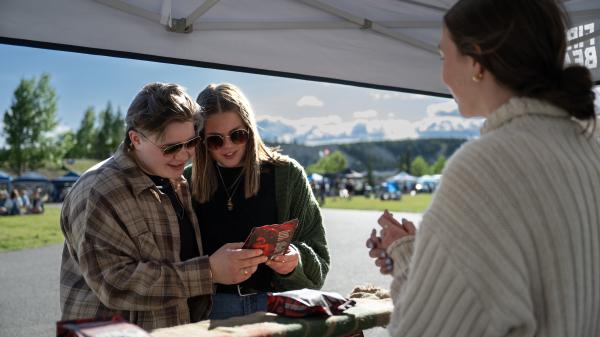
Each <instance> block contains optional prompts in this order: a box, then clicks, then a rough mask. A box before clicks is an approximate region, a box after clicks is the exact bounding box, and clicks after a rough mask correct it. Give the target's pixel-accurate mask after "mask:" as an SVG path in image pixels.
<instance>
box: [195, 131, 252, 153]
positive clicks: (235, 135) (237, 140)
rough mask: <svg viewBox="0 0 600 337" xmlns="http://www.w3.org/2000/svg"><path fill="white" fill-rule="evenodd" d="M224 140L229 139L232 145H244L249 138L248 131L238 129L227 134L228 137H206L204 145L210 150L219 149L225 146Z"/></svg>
mask: <svg viewBox="0 0 600 337" xmlns="http://www.w3.org/2000/svg"><path fill="white" fill-rule="evenodd" d="M225 138H229V139H230V140H231V142H232V143H233V144H236V145H240V144H246V143H247V142H248V139H249V138H250V134H249V133H248V130H244V129H238V130H233V131H231V132H230V133H229V136H222V135H209V136H206V139H205V140H204V143H205V144H206V147H208V148H209V149H210V150H217V149H220V148H221V147H222V146H223V145H224V144H225Z"/></svg>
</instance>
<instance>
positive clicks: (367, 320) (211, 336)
mask: <svg viewBox="0 0 600 337" xmlns="http://www.w3.org/2000/svg"><path fill="white" fill-rule="evenodd" d="M355 300H356V306H355V307H353V308H350V309H348V310H346V311H345V312H344V314H343V315H336V316H331V317H327V316H318V317H314V316H313V317H308V318H288V317H282V316H278V315H276V314H272V313H266V312H258V313H255V314H252V315H248V316H241V317H233V318H229V319H225V320H212V321H211V320H206V321H202V322H198V323H192V324H186V325H179V326H175V327H170V328H163V329H157V330H154V331H152V333H151V335H152V336H153V337H184V336H185V337H195V336H206V337H234V336H235V337H278V336H282V337H283V336H285V337H295V336H299V337H300V336H303V337H304V336H310V337H313V336H315V337H316V336H347V335H350V334H352V333H354V332H358V331H361V330H366V329H369V328H373V327H376V326H385V325H387V324H388V323H389V320H390V314H391V312H392V309H393V305H392V301H391V300H390V299H361V298H356V299H355Z"/></svg>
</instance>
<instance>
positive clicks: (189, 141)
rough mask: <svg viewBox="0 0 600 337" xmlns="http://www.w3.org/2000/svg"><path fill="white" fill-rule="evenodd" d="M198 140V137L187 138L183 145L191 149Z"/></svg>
mask: <svg viewBox="0 0 600 337" xmlns="http://www.w3.org/2000/svg"><path fill="white" fill-rule="evenodd" d="M199 140H200V137H196V138H192V139H190V140H188V141H187V143H185V147H187V148H188V149H191V148H192V147H194V146H196V145H197V144H198V141H199Z"/></svg>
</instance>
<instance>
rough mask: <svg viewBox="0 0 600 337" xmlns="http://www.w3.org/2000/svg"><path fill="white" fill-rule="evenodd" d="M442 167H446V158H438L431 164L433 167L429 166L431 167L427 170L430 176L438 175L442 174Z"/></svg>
mask: <svg viewBox="0 0 600 337" xmlns="http://www.w3.org/2000/svg"><path fill="white" fill-rule="evenodd" d="M444 166H446V157H444V156H443V155H442V156H439V157H438V158H437V159H436V161H435V163H433V165H431V167H430V168H429V172H430V173H431V174H440V173H442V170H443V169H444Z"/></svg>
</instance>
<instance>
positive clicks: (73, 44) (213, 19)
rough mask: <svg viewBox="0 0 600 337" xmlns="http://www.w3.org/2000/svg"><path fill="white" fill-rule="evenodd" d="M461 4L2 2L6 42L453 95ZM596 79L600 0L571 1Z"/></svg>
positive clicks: (575, 52)
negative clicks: (449, 41) (449, 14)
mask: <svg viewBox="0 0 600 337" xmlns="http://www.w3.org/2000/svg"><path fill="white" fill-rule="evenodd" d="M452 3H453V0H439V1H436V0H245V1H243V0H220V1H219V0H175V1H171V0H78V1H74V0H52V1H38V0H3V1H2V2H1V3H0V42H3V43H10V44H21V45H32V46H41V47H46V48H54V49H63V50H75V51H80V52H88V53H95V54H105V55H114V56H122V57H132V58H140V59H149V60H159V61H163V62H171V63H181V64H190V65H198V66H204V67H212V68H221V69H231V70H238V71H247V72H255V73H266V74H273V75H279V76H289V77H299V78H306V79H313V80H323V81H330V82H338V83H348V84H354V85H362V86H367V87H375V88H382V89H391V90H400V91H408V92H420V93H424V94H435V95H442V96H444V95H445V96H447V95H448V91H447V89H446V88H445V87H444V85H443V84H442V83H441V81H440V76H439V73H440V60H439V56H438V54H437V44H438V41H439V36H440V28H441V21H442V16H443V13H444V11H445V10H446V9H447V8H449V7H450V6H451V4H452ZM565 4H566V7H567V9H568V10H569V11H570V12H571V13H572V14H571V19H572V21H573V29H571V30H570V31H569V33H568V34H567V36H568V37H569V39H570V40H572V41H573V46H572V47H571V48H570V49H569V51H568V56H569V59H570V60H571V61H572V62H578V63H583V64H586V65H588V67H590V68H591V69H592V71H593V72H594V76H595V80H596V81H598V80H599V79H600V70H599V69H598V64H597V55H598V45H600V41H597V42H596V40H598V39H597V37H598V33H599V32H600V19H599V18H600V15H599V13H600V1H597V0H573V1H567V2H565Z"/></svg>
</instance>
